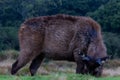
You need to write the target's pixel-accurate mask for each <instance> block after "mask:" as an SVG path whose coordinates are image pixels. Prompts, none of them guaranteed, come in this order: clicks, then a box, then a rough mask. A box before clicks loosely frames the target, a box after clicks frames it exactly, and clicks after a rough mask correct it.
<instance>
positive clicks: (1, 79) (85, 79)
mask: <svg viewBox="0 0 120 80" xmlns="http://www.w3.org/2000/svg"><path fill="white" fill-rule="evenodd" d="M0 80H120V76H117V77H102V78H95V77H92V76H89V75H78V74H58V73H57V74H51V75H39V76H38V75H37V76H34V77H31V76H9V75H0Z"/></svg>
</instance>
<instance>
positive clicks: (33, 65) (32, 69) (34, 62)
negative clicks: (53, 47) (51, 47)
mask: <svg viewBox="0 0 120 80" xmlns="http://www.w3.org/2000/svg"><path fill="white" fill-rule="evenodd" d="M43 59H44V54H40V55H38V56H36V57H35V58H34V59H33V60H32V63H31V65H30V67H29V69H30V73H31V76H34V75H35V73H36V71H37V70H38V68H39V66H40V65H41V63H42V61H43Z"/></svg>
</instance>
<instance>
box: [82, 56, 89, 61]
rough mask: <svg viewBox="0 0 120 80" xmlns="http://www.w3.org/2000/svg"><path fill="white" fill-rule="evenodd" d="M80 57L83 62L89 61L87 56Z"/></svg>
mask: <svg viewBox="0 0 120 80" xmlns="http://www.w3.org/2000/svg"><path fill="white" fill-rule="evenodd" d="M81 57H82V60H83V61H90V57H89V56H87V55H82V56H81Z"/></svg>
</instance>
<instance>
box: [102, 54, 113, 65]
mask: <svg viewBox="0 0 120 80" xmlns="http://www.w3.org/2000/svg"><path fill="white" fill-rule="evenodd" d="M109 59H112V56H111V55H110V56H107V57H103V58H101V62H102V63H105V62H106V61H108V60H109Z"/></svg>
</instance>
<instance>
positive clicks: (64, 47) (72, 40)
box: [11, 15, 107, 75]
mask: <svg viewBox="0 0 120 80" xmlns="http://www.w3.org/2000/svg"><path fill="white" fill-rule="evenodd" d="M19 43H20V55H19V57H18V59H17V61H16V62H15V63H14V64H13V66H12V71H11V73H12V74H15V73H16V72H17V71H18V70H19V69H20V68H22V67H23V66H24V65H26V64H27V63H28V62H29V61H30V60H32V63H31V66H30V72H31V75H34V74H35V73H36V71H37V69H38V67H39V66H40V64H41V62H42V60H43V59H44V58H45V57H46V58H50V59H55V60H68V61H75V62H76V63H77V69H76V72H77V73H83V74H84V73H91V72H90V70H89V66H90V65H88V66H87V67H85V66H84V61H83V60H82V58H81V56H80V54H86V55H88V56H90V57H92V58H93V59H98V58H103V57H106V56H107V54H106V48H105V45H104V44H103V39H102V36H101V29H100V26H99V24H98V23H97V22H95V21H94V20H93V19H91V18H89V17H80V16H69V15H53V16H42V17H37V18H33V19H28V20H26V21H25V22H24V23H23V24H22V25H21V27H20V30H19ZM86 68H87V70H86ZM94 70H95V69H94ZM100 73H101V72H100ZM91 74H93V73H91ZM93 75H96V74H93Z"/></svg>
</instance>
